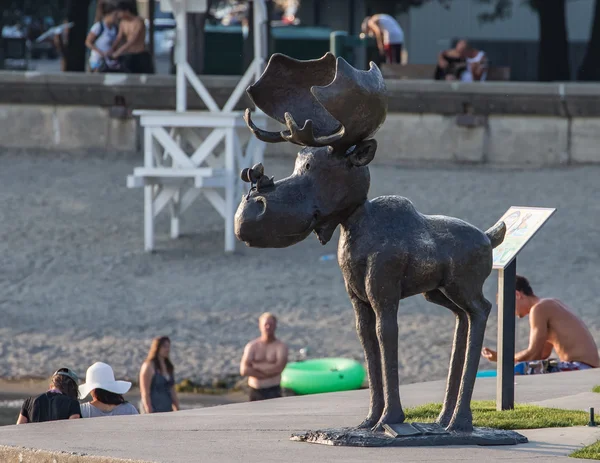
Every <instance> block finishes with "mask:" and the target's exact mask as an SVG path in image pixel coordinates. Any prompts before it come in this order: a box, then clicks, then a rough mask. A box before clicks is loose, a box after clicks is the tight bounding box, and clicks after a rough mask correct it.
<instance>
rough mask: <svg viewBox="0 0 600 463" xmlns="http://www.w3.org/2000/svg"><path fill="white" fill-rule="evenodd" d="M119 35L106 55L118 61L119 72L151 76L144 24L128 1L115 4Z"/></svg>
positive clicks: (151, 66) (152, 70)
mask: <svg viewBox="0 0 600 463" xmlns="http://www.w3.org/2000/svg"><path fill="white" fill-rule="evenodd" d="M117 18H118V20H119V33H118V35H117V38H116V39H115V42H114V43H113V45H112V47H111V49H110V50H109V51H108V53H107V55H108V57H109V58H111V59H114V60H115V59H118V60H119V65H120V67H121V70H122V71H124V72H128V73H132V74H153V73H154V63H153V61H152V54H151V53H150V52H149V51H148V50H147V48H146V24H145V23H144V20H143V19H142V18H141V17H139V16H138V15H137V12H136V11H135V8H134V5H132V3H131V2H130V1H126V0H122V1H120V2H119V3H118V4H117Z"/></svg>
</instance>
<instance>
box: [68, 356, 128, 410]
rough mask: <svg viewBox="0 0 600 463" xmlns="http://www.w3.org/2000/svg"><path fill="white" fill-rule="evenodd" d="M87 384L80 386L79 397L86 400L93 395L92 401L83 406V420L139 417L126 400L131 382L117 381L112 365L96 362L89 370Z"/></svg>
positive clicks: (86, 376)
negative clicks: (118, 416) (128, 416)
mask: <svg viewBox="0 0 600 463" xmlns="http://www.w3.org/2000/svg"><path fill="white" fill-rule="evenodd" d="M85 381H86V382H85V383H84V384H82V385H81V386H79V396H80V397H81V398H82V399H84V398H85V397H87V395H88V394H91V396H92V401H91V402H89V403H85V404H81V417H82V418H95V417H98V416H116V415H138V414H139V412H138V411H137V409H136V408H135V407H134V406H133V405H131V404H130V403H129V402H127V401H126V400H125V398H124V397H123V394H125V393H126V392H127V391H129V389H130V388H131V383H130V382H129V381H116V380H115V374H114V372H113V369H112V368H111V367H110V365H107V364H106V363H102V362H96V363H94V364H93V365H92V366H91V367H89V368H88V369H87V372H86V374H85Z"/></svg>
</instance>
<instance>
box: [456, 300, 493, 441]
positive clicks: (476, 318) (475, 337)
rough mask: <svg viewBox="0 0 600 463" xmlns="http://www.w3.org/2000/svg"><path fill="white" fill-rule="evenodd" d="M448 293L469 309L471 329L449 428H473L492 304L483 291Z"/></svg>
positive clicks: (467, 429) (463, 429)
mask: <svg viewBox="0 0 600 463" xmlns="http://www.w3.org/2000/svg"><path fill="white" fill-rule="evenodd" d="M446 295H447V296H448V297H449V298H450V299H451V300H452V301H453V302H455V303H456V304H457V305H459V306H460V307H463V308H464V309H465V310H466V311H467V316H468V320H469V331H468V335H467V351H466V359H465V365H464V368H463V375H462V381H461V384H460V389H459V393H458V401H457V404H456V408H455V410H454V415H453V416H452V419H451V420H450V423H449V424H448V427H447V429H448V430H449V431H467V432H468V431H472V430H473V415H472V413H471V398H472V396H473V388H474V386H475V379H476V376H477V368H478V367H479V359H480V356H481V348H482V347H483V338H484V335H485V326H486V323H487V319H488V316H489V314H490V310H491V308H492V304H491V303H490V302H489V301H488V300H487V299H486V298H485V297H483V294H481V293H479V294H477V295H476V296H475V297H473V298H470V299H462V297H461V295H460V294H450V293H446Z"/></svg>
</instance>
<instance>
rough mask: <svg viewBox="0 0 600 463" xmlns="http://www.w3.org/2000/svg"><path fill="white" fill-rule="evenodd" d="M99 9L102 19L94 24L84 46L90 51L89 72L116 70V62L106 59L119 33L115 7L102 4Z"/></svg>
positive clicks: (105, 3)
mask: <svg viewBox="0 0 600 463" xmlns="http://www.w3.org/2000/svg"><path fill="white" fill-rule="evenodd" d="M100 8H101V12H102V19H100V20H99V21H97V22H96V23H94V25H93V26H92V28H91V30H90V32H89V33H88V36H87V38H86V40H85V45H86V47H88V49H89V50H90V59H89V66H90V71H91V72H105V71H107V70H110V69H116V68H117V62H115V61H113V60H111V59H110V58H109V57H108V52H109V51H110V50H111V48H112V46H113V44H114V43H115V40H116V39H117V34H118V31H119V29H118V27H117V7H116V6H115V5H114V4H111V3H108V2H103V3H102V5H101V6H100Z"/></svg>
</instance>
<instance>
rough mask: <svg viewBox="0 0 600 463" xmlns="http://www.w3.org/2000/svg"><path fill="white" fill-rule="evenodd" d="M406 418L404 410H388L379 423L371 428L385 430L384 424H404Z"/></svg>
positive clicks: (374, 430) (375, 430)
mask: <svg viewBox="0 0 600 463" xmlns="http://www.w3.org/2000/svg"><path fill="white" fill-rule="evenodd" d="M405 420H406V416H405V415H404V412H403V411H402V410H400V411H398V412H393V413H392V412H387V413H384V414H383V416H382V417H381V418H380V419H379V421H378V422H377V424H376V425H375V426H373V427H372V428H371V430H372V431H373V432H381V431H383V425H384V424H402V423H404V421H405Z"/></svg>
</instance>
